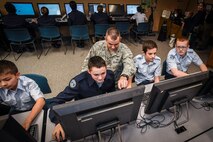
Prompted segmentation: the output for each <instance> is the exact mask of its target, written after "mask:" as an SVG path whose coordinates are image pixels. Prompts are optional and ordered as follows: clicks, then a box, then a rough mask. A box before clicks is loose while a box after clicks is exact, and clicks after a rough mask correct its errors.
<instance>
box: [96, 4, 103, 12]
mask: <svg viewBox="0 0 213 142" xmlns="http://www.w3.org/2000/svg"><path fill="white" fill-rule="evenodd" d="M97 11H98V12H103V6H102V5H100V4H99V5H98V7H97Z"/></svg>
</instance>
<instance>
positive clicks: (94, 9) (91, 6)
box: [88, 3, 106, 13]
mask: <svg viewBox="0 0 213 142" xmlns="http://www.w3.org/2000/svg"><path fill="white" fill-rule="evenodd" d="M98 5H102V6H103V12H106V4H104V3H101V4H98V3H88V10H89V13H95V12H96V13H97V12H98V10H97V7H98Z"/></svg>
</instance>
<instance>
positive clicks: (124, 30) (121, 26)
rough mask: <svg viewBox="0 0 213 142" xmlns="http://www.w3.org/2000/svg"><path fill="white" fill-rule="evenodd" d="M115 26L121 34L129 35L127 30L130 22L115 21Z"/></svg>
mask: <svg viewBox="0 0 213 142" xmlns="http://www.w3.org/2000/svg"><path fill="white" fill-rule="evenodd" d="M115 26H116V28H117V29H118V30H119V31H120V34H121V36H122V35H127V34H128V35H129V36H130V32H129V27H130V23H129V22H116V23H115ZM128 38H129V37H128Z"/></svg>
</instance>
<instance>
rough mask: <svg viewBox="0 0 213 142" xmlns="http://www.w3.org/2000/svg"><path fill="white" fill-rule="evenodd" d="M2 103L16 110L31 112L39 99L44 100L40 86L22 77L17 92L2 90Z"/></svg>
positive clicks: (0, 97)
mask: <svg viewBox="0 0 213 142" xmlns="http://www.w3.org/2000/svg"><path fill="white" fill-rule="evenodd" d="M0 94H1V95H0V102H4V103H5V104H6V105H8V106H12V107H14V108H15V109H16V110H21V111H23V110H29V109H31V108H32V107H33V105H34V104H35V101H36V100H37V99H39V98H44V95H43V93H42V92H41V90H40V88H39V87H38V85H37V84H36V83H35V81H33V80H32V79H30V78H27V77H25V76H20V77H19V80H18V86H17V89H16V90H8V89H3V88H0Z"/></svg>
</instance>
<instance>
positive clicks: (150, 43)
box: [142, 40, 158, 53]
mask: <svg viewBox="0 0 213 142" xmlns="http://www.w3.org/2000/svg"><path fill="white" fill-rule="evenodd" d="M153 48H157V49H158V46H157V44H156V43H155V42H154V41H153V40H145V41H144V42H143V49H142V50H143V52H144V53H146V52H147V50H148V49H153Z"/></svg>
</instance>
